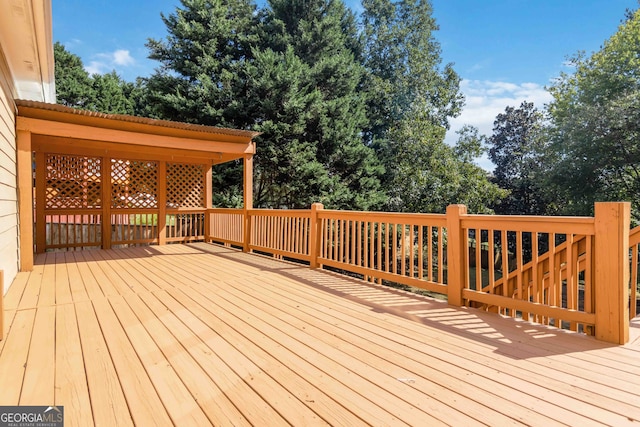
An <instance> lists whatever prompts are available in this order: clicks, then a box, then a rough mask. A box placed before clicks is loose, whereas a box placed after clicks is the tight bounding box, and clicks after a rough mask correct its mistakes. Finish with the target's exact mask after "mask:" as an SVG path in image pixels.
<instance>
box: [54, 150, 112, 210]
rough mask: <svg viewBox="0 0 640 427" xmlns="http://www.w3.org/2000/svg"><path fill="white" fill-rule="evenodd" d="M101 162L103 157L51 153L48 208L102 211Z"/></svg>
mask: <svg viewBox="0 0 640 427" xmlns="http://www.w3.org/2000/svg"><path fill="white" fill-rule="evenodd" d="M101 160H102V159H101V158H100V157H87V156H74V155H67V154H47V155H46V167H45V180H46V182H47V188H46V192H45V208H47V209H88V208H100V207H101V205H102V200H101V199H102V183H101V178H100V167H101Z"/></svg>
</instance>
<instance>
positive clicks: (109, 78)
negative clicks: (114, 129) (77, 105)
mask: <svg viewBox="0 0 640 427" xmlns="http://www.w3.org/2000/svg"><path fill="white" fill-rule="evenodd" d="M91 80H92V84H91V86H92V88H93V100H92V102H90V103H89V105H88V106H87V108H89V109H91V110H95V111H101V112H103V113H111V114H130V115H133V114H135V113H136V111H135V102H134V100H133V99H132V98H131V93H132V92H133V90H134V85H133V83H128V82H125V81H124V80H122V79H121V78H120V76H118V74H116V72H115V71H112V72H110V73H106V74H94V75H93V76H92V77H91Z"/></svg>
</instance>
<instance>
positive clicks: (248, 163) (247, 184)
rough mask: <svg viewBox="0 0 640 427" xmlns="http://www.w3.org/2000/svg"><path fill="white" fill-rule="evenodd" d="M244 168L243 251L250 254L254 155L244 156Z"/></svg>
mask: <svg viewBox="0 0 640 427" xmlns="http://www.w3.org/2000/svg"><path fill="white" fill-rule="evenodd" d="M243 166H244V167H243V168H242V172H243V189H244V191H243V196H244V245H243V249H242V250H243V251H244V252H249V250H250V249H249V247H250V245H251V217H250V216H249V212H248V211H249V210H250V209H253V155H245V156H244V165H243Z"/></svg>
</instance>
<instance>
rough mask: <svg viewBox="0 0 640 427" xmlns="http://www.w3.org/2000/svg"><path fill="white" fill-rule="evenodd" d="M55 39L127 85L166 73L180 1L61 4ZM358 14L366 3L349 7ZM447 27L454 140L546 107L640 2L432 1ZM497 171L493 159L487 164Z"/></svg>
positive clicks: (70, 0) (63, 0) (68, 0)
mask: <svg viewBox="0 0 640 427" xmlns="http://www.w3.org/2000/svg"><path fill="white" fill-rule="evenodd" d="M52 3H53V36H54V40H56V41H60V42H61V43H63V44H64V45H65V46H66V47H67V49H68V50H70V51H71V52H73V53H75V54H77V55H79V56H80V57H81V58H82V61H83V62H84V64H85V67H86V68H87V70H88V71H90V72H92V73H94V72H99V73H103V72H109V71H111V70H115V71H116V72H117V73H118V74H120V76H122V77H123V78H124V79H126V80H134V79H135V78H136V77H137V76H148V75H149V74H151V73H152V72H153V69H154V68H155V67H156V66H157V64H156V63H155V62H154V61H150V60H148V59H147V58H146V56H147V54H148V52H147V49H146V48H145V46H144V44H145V42H146V40H147V38H149V37H152V38H162V37H163V36H164V35H165V34H166V32H165V27H164V24H163V22H162V20H161V19H160V13H161V12H163V13H165V14H169V13H171V12H173V11H174V10H175V7H176V5H178V4H179V1H178V0H90V1H87V0H53V2H52ZM347 4H348V5H350V7H351V8H352V9H353V10H355V11H357V10H359V9H360V2H359V1H357V0H347ZM432 4H433V8H434V16H435V18H436V21H437V22H438V24H439V25H440V31H438V32H437V33H436V38H437V39H438V41H439V42H440V44H441V47H442V58H443V62H445V63H448V62H453V63H454V68H455V70H456V71H457V72H458V74H459V75H460V76H461V77H462V79H463V82H462V91H463V93H464V94H465V96H466V98H467V102H466V106H465V109H464V111H463V113H462V114H461V115H460V117H458V118H455V119H453V120H452V122H451V127H452V130H451V131H450V132H449V133H448V134H447V141H448V142H450V143H453V142H454V141H455V135H454V131H455V130H456V129H459V128H460V127H461V126H462V125H463V124H471V125H474V126H476V127H478V128H479V129H480V131H481V133H484V134H486V135H490V134H491V129H492V126H493V120H494V119H495V116H496V115H497V114H498V113H501V112H503V111H504V109H505V107H507V106H509V105H511V106H518V105H519V104H520V103H521V102H522V101H523V100H525V99H526V100H528V101H533V102H534V103H535V104H536V105H537V106H539V107H542V106H543V105H544V103H546V102H548V101H549V100H550V96H549V94H548V92H546V90H545V89H544V87H545V86H546V85H548V84H549V83H550V82H551V80H552V79H553V78H554V77H557V76H558V75H559V74H560V72H562V71H570V70H569V69H568V68H566V66H565V61H566V58H567V57H568V56H570V55H573V54H575V53H576V52H578V51H586V52H587V53H591V52H593V51H596V50H598V49H599V48H600V46H601V45H602V43H603V42H604V41H605V40H606V39H608V38H609V37H610V36H611V35H613V34H614V33H615V32H616V30H617V28H618V26H619V25H620V21H621V20H622V19H623V17H624V13H625V10H626V9H627V8H631V9H635V8H637V7H638V0H432ZM480 164H481V165H482V166H484V167H487V168H490V165H489V164H488V162H487V160H486V159H483V160H481V161H480Z"/></svg>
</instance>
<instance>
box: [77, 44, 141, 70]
mask: <svg viewBox="0 0 640 427" xmlns="http://www.w3.org/2000/svg"><path fill="white" fill-rule="evenodd" d="M94 58H96V59H94V60H92V61H90V62H89V64H87V65H85V66H84V69H85V70H86V71H87V72H88V73H89V74H103V73H106V72H109V71H111V70H116V71H118V68H120V67H129V66H132V65H135V63H136V60H135V59H134V58H133V57H132V56H131V54H130V53H129V51H128V50H125V49H118V50H115V51H113V52H107V53H98V54H96V55H94Z"/></svg>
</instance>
